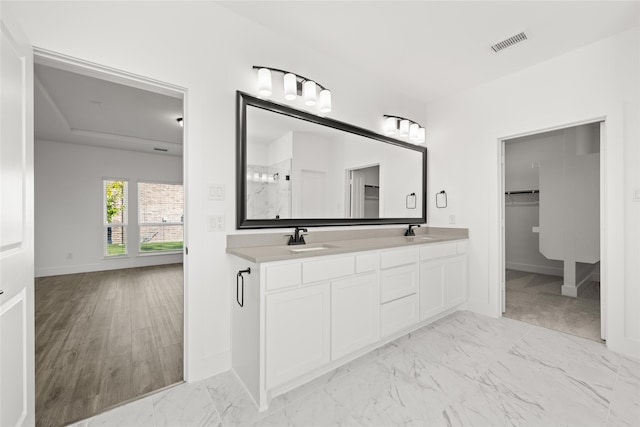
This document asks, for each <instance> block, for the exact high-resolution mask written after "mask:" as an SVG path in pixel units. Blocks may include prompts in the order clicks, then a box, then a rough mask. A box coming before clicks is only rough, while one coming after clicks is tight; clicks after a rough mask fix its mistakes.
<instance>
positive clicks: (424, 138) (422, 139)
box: [418, 128, 426, 144]
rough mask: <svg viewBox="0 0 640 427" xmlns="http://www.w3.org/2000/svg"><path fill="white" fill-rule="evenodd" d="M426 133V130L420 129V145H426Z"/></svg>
mask: <svg viewBox="0 0 640 427" xmlns="http://www.w3.org/2000/svg"><path fill="white" fill-rule="evenodd" d="M425 133H426V132H425V130H424V128H420V129H418V143H419V144H424V142H425V141H426V135H425Z"/></svg>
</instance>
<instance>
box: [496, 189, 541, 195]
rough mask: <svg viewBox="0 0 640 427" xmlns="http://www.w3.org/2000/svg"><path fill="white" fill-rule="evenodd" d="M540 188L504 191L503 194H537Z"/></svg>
mask: <svg viewBox="0 0 640 427" xmlns="http://www.w3.org/2000/svg"><path fill="white" fill-rule="evenodd" d="M538 193H540V190H521V191H505V192H504V194H538Z"/></svg>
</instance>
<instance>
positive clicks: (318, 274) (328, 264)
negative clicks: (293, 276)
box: [302, 256, 354, 283]
mask: <svg viewBox="0 0 640 427" xmlns="http://www.w3.org/2000/svg"><path fill="white" fill-rule="evenodd" d="M353 272H354V257H352V256H347V257H341V258H333V259H322V260H318V261H305V262H303V263H302V281H303V282H304V283H312V282H320V281H323V280H330V279H335V278H338V277H344V276H349V275H351V274H353Z"/></svg>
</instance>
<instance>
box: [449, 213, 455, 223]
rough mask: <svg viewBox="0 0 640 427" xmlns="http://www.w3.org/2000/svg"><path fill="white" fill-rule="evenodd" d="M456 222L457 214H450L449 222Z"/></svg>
mask: <svg viewBox="0 0 640 427" xmlns="http://www.w3.org/2000/svg"><path fill="white" fill-rule="evenodd" d="M455 223H456V216H455V215H449V224H455Z"/></svg>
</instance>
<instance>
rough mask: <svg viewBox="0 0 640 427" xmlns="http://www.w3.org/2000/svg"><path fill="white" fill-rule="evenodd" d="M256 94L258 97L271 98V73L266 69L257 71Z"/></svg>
mask: <svg viewBox="0 0 640 427" xmlns="http://www.w3.org/2000/svg"><path fill="white" fill-rule="evenodd" d="M258 93H259V94H260V96H271V71H270V70H269V69H268V68H260V69H259V70H258Z"/></svg>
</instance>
